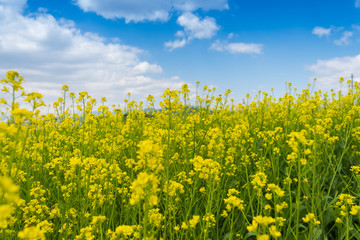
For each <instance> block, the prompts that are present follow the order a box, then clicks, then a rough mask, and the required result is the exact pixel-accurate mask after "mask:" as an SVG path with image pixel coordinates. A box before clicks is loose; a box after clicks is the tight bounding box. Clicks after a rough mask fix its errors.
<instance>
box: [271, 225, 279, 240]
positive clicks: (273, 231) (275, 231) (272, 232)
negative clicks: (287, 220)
mask: <svg viewBox="0 0 360 240" xmlns="http://www.w3.org/2000/svg"><path fill="white" fill-rule="evenodd" d="M269 232H270V234H271V236H273V237H274V238H278V237H280V236H281V233H280V232H279V231H278V230H276V226H275V225H271V226H270V227H269Z"/></svg>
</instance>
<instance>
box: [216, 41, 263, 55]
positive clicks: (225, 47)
mask: <svg viewBox="0 0 360 240" xmlns="http://www.w3.org/2000/svg"><path fill="white" fill-rule="evenodd" d="M262 48H263V45H262V44H258V43H242V42H237V43H228V42H221V41H219V40H216V41H215V42H214V43H213V44H212V45H211V46H210V49H213V50H216V51H219V52H224V51H227V52H229V53H232V54H251V53H255V54H261V53H262Z"/></svg>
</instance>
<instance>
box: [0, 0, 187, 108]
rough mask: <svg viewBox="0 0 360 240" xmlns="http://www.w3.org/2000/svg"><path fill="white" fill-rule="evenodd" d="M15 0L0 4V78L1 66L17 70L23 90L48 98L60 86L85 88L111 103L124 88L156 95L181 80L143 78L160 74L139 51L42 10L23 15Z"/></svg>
mask: <svg viewBox="0 0 360 240" xmlns="http://www.w3.org/2000/svg"><path fill="white" fill-rule="evenodd" d="M0 1H1V0H0ZM17 2H18V5H16V4H10V5H9V4H7V5H6V4H2V3H3V2H0V78H3V77H4V75H5V73H6V71H7V70H16V71H19V73H20V74H21V75H22V76H23V77H24V78H25V79H26V83H25V87H26V90H28V91H39V92H41V93H44V94H52V95H53V96H52V97H50V98H48V100H49V99H50V100H54V98H57V97H58V96H60V95H59V93H60V90H61V85H63V84H68V85H69V86H70V90H71V91H73V92H79V91H84V90H85V91H88V92H89V94H90V95H92V96H93V97H97V98H98V97H102V96H107V98H108V99H109V100H110V101H113V102H116V103H120V102H122V98H123V97H124V96H125V94H126V91H128V90H129V89H132V90H134V91H135V92H137V93H139V96H138V98H140V97H145V96H147V95H148V94H154V95H159V94H160V93H161V91H162V90H164V89H165V88H167V87H171V88H179V87H181V85H182V83H183V82H182V81H181V80H174V79H171V78H165V77H163V76H161V77H157V78H154V77H149V76H147V75H146V74H147V73H161V72H162V68H161V67H160V66H159V65H156V64H151V63H149V62H147V61H144V60H141V56H142V54H143V52H144V51H143V50H141V49H139V48H136V47H133V46H128V45H123V44H119V43H107V40H106V39H103V38H102V37H100V36H98V35H96V34H93V33H82V32H81V31H80V30H78V29H77V28H76V27H75V25H74V23H73V22H71V21H68V20H65V19H62V20H56V19H55V18H54V17H53V16H52V15H50V14H47V13H43V12H41V13H36V14H32V15H31V16H24V15H22V14H21V9H22V8H21V6H23V4H24V1H17ZM133 99H134V98H133Z"/></svg>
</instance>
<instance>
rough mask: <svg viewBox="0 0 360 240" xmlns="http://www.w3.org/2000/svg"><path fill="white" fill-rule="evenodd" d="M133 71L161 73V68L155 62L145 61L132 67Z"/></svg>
mask: <svg viewBox="0 0 360 240" xmlns="http://www.w3.org/2000/svg"><path fill="white" fill-rule="evenodd" d="M134 71H136V72H138V73H162V72H163V69H162V68H161V67H160V66H159V65H156V64H150V63H148V62H146V61H144V62H140V63H138V64H137V65H136V66H135V67H134Z"/></svg>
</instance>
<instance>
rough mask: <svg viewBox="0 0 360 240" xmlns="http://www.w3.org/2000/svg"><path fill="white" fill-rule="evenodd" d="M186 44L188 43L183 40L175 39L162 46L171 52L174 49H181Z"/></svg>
mask: <svg viewBox="0 0 360 240" xmlns="http://www.w3.org/2000/svg"><path fill="white" fill-rule="evenodd" d="M187 42H188V41H187V40H186V39H185V38H183V39H176V40H174V41H168V42H165V44H164V46H165V48H166V49H168V50H170V51H172V50H174V49H176V48H181V47H183V46H185V45H186V43H187Z"/></svg>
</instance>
